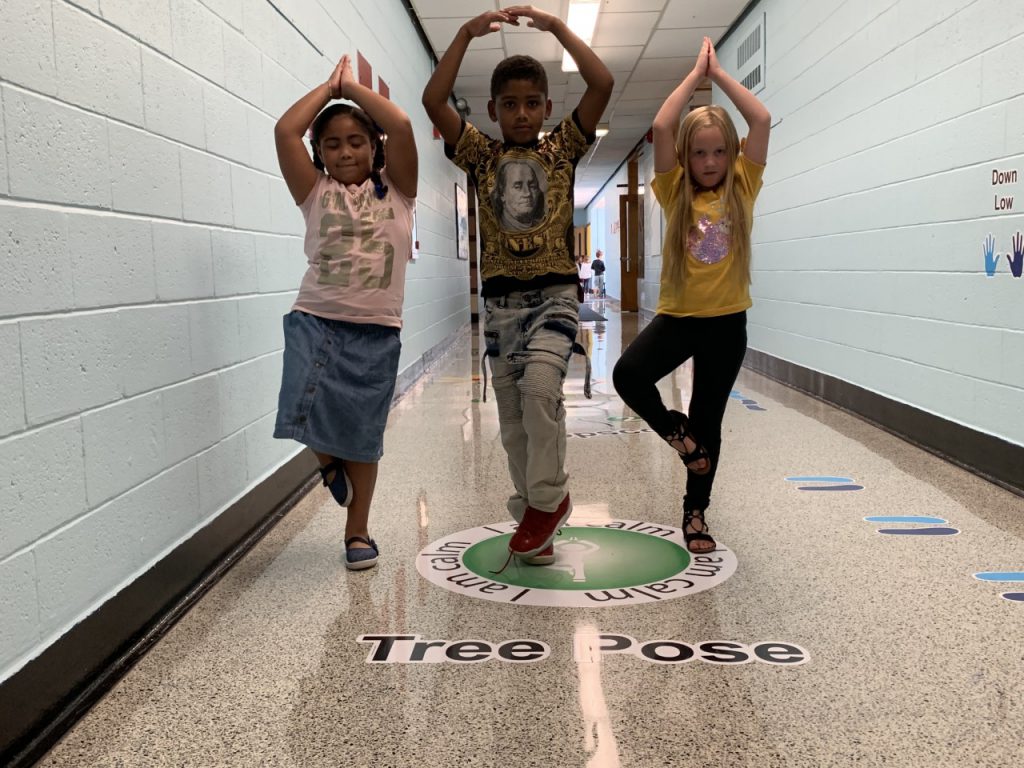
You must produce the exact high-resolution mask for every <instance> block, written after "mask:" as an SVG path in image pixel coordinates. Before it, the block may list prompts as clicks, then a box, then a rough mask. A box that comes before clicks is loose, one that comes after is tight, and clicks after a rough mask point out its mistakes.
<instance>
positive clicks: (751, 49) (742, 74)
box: [736, 13, 767, 93]
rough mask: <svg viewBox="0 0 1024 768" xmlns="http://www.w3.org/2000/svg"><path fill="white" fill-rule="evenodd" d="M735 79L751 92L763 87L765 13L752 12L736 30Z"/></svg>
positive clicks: (764, 70) (764, 71)
mask: <svg viewBox="0 0 1024 768" xmlns="http://www.w3.org/2000/svg"><path fill="white" fill-rule="evenodd" d="M736 39H737V40H739V41H740V44H739V46H737V48H736V79H737V80H739V81H740V82H741V83H743V86H744V87H745V88H746V89H747V90H749V91H750V92H751V93H757V92H759V91H761V90H763V89H764V81H765V75H766V74H767V72H766V67H765V55H764V49H765V42H766V40H765V14H764V13H752V14H750V16H748V17H747V19H746V20H745V21H744V22H743V25H742V26H741V27H740V28H739V29H738V30H737V35H736Z"/></svg>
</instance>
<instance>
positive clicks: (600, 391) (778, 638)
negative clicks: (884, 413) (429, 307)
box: [39, 301, 1024, 768]
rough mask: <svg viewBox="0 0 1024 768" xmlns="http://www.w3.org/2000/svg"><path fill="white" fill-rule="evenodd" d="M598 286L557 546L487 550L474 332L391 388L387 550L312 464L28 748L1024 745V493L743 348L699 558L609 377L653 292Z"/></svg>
mask: <svg viewBox="0 0 1024 768" xmlns="http://www.w3.org/2000/svg"><path fill="white" fill-rule="evenodd" d="M591 306H592V308H593V309H594V310H596V311H597V312H598V313H599V314H600V315H602V316H604V317H605V318H606V320H604V321H596V322H588V323H584V326H583V328H584V330H583V334H582V335H583V341H584V344H585V346H586V347H587V348H588V351H589V353H590V355H591V357H592V361H593V379H594V381H593V399H591V400H588V399H586V398H584V396H583V363H582V360H581V359H580V358H578V357H577V358H574V360H573V361H572V368H571V371H570V376H569V378H568V380H567V382H566V387H565V391H566V408H567V413H568V415H567V430H568V433H569V440H568V461H567V466H568V470H569V472H570V476H571V480H570V488H571V494H572V497H573V501H574V513H573V517H572V519H571V521H570V525H569V526H568V527H567V528H566V529H565V530H564V531H563V534H562V536H561V537H560V539H559V541H558V544H557V545H556V552H557V555H558V557H557V560H556V563H555V564H554V565H552V566H547V567H530V566H525V565H516V564H512V565H510V566H509V567H508V569H507V570H506V571H504V572H502V573H500V574H495V573H493V572H492V571H494V570H497V569H498V568H499V567H500V565H501V560H502V552H503V551H504V541H505V539H507V536H508V534H509V532H510V531H511V528H510V526H509V521H508V515H507V514H506V512H505V510H504V499H505V497H506V496H507V494H508V493H509V487H508V479H507V471H506V468H505V455H504V452H503V449H502V447H501V443H500V440H499V437H498V423H497V414H496V410H495V406H494V402H493V392H489V393H488V398H487V402H486V403H485V402H481V384H482V381H481V378H480V376H479V373H480V368H479V353H480V350H479V346H478V342H477V339H476V338H472V337H471V334H470V333H466V334H464V337H463V338H462V339H461V340H460V341H459V342H458V343H457V344H456V346H455V347H454V349H453V350H452V351H450V352H449V354H448V355H447V356H446V357H444V358H443V359H442V360H440V361H438V362H437V363H436V364H435V365H434V367H433V368H432V369H431V370H430V371H429V372H428V373H427V375H426V376H425V377H423V379H422V380H421V381H420V382H419V383H418V384H417V385H416V386H415V387H413V389H412V390H411V391H409V392H408V393H407V394H406V395H405V396H404V397H403V398H402V399H401V401H400V402H399V403H398V405H397V406H396V407H395V408H394V410H393V411H392V414H391V417H390V420H389V425H388V430H387V433H386V437H385V457H384V459H383V461H382V463H381V470H380V480H379V483H378V488H377V494H376V498H375V501H374V509H373V511H372V514H371V531H372V533H373V535H374V536H375V537H376V539H377V540H378V541H379V542H380V545H381V550H382V557H381V563H380V565H379V566H378V567H376V568H374V569H371V570H369V571H366V572H348V571H346V570H345V568H344V566H343V562H342V554H341V553H342V546H341V536H342V517H341V513H340V512H339V510H338V508H337V507H336V505H335V504H334V502H333V501H332V500H331V498H330V496H329V495H328V493H327V491H326V490H325V489H323V488H321V487H319V486H317V488H316V489H315V490H313V491H312V492H311V493H309V494H308V496H306V497H305V498H304V499H303V501H302V502H301V503H300V504H299V505H298V506H296V507H295V508H294V509H293V510H292V511H291V512H290V513H289V514H288V515H287V516H286V517H285V518H284V519H283V520H282V521H281V522H280V523H279V524H278V525H277V526H276V527H275V528H274V529H273V530H272V531H271V532H270V533H269V534H268V535H267V536H266V537H265V538H264V539H263V540H262V541H261V542H260V543H259V544H258V545H257V546H256V547H255V548H254V549H253V550H252V551H251V552H250V553H249V554H248V555H247V556H246V557H245V558H244V559H243V560H242V561H241V562H240V563H238V564H237V565H236V566H235V567H234V568H233V569H232V570H231V571H230V572H229V573H228V574H227V576H226V577H225V578H224V579H223V580H222V581H220V582H219V583H218V584H217V585H216V586H215V587H214V588H213V589H212V590H211V591H210V592H209V593H208V594H207V595H206V596H205V597H204V598H203V599H202V600H201V601H200V603H199V604H198V605H197V606H196V607H195V608H194V609H193V610H192V611H191V612H189V613H188V614H187V615H186V616H185V617H184V618H183V619H182V620H181V621H180V622H179V623H178V624H177V625H176V626H175V627H174V628H173V629H172V630H171V631H170V632H169V633H168V634H167V635H166V637H164V639H163V640H162V641H161V642H159V643H158V644H157V645H156V646H155V647H154V648H153V649H152V650H151V651H150V652H149V653H148V654H147V655H146V656H145V657H144V658H143V659H142V660H141V661H140V662H139V663H138V664H137V665H136V666H135V668H134V669H132V670H131V671H130V672H129V673H128V674H127V676H126V677H125V678H124V679H123V680H122V681H121V682H120V683H119V684H118V685H117V686H116V687H115V688H114V689H113V690H112V691H111V692H110V693H109V694H108V695H107V696H106V697H105V698H104V699H103V700H102V701H101V702H100V703H99V704H97V705H96V706H95V707H94V708H93V709H92V710H91V711H90V712H89V713H88V714H87V715H86V716H85V717H84V718H83V719H82V720H81V721H80V722H79V724H78V725H77V726H76V727H75V728H74V729H73V730H72V731H71V732H70V733H69V734H68V735H66V736H65V738H64V739H63V740H62V741H61V742H60V743H59V744H58V745H57V746H56V747H55V748H54V749H53V750H51V751H50V753H49V754H48V755H47V756H46V757H45V758H44V759H43V760H42V761H41V762H40V763H39V765H41V766H47V767H48V768H49V767H56V766H90V768H94V767H95V768H99V767H101V766H133V768H134V767H141V766H171V765H173V766H203V768H210V767H212V766H256V765H259V766H301V767H303V768H306V767H307V766H374V767H375V768H383V767H385V766H395V767H401V768H406V767H411V766H416V767H420V766H467V767H469V766H502V767H503V768H505V767H507V768H520V767H525V766H552V767H555V766H557V767H559V768H561V767H563V766H588V767H590V768H614V767H616V766H630V767H636V768H653V767H654V766H673V767H677V766H721V767H723V768H725V767H732V766H757V767H758V768H761V767H764V766H780V767H782V766H785V767H786V768H796V767H803V766H806V767H807V768H820V767H822V766H850V765H858V766H882V765H884V766H939V765H946V764H952V765H957V766H1000V767H1002V766H1010V765H1016V764H1020V762H1021V759H1022V756H1024V745H1022V736H1021V732H1020V722H1021V719H1022V716H1024V703H1022V702H1024V667H1022V663H1021V662H1022V646H1021V637H1022V636H1024V604H1022V602H1021V597H1022V593H1024V584H1021V583H1020V580H1021V579H1024V575H1022V574H1021V571H1022V570H1024V499H1021V498H1020V497H1018V496H1016V495H1013V494H1011V493H1009V492H1007V491H1004V490H1002V489H1000V488H998V487H997V486H995V485H992V484H990V483H988V482H986V481H983V480H981V479H978V478H977V477H975V476H974V475H972V474H969V473H968V472H965V471H963V470H961V469H959V468H957V467H955V466H953V465H951V464H949V463H946V462H944V461H942V460H941V459H939V458H937V457H935V456H933V455H931V454H928V453H925V452H923V451H921V450H919V449H917V448H915V447H913V446H911V445H909V444H907V443H906V442H903V441H901V440H900V439H898V438H896V437H894V436H892V435H890V434H888V433H887V432H884V431H882V430H879V429H876V428H874V427H873V426H871V425H869V424H867V423H865V422H864V421H862V420H860V419H858V418H856V417H853V416H851V415H848V414H846V413H843V412H841V411H839V410H836V409H834V408H832V407H830V406H828V405H825V404H823V403H821V402H819V401H817V400H814V399H811V398H809V397H807V396H804V395H802V394H800V393H798V392H796V391H794V390H792V389H789V388H787V387H784V386H782V385H779V384H777V383H775V382H773V381H771V380H769V379H767V378H764V377H762V376H760V375H758V374H754V373H752V372H750V371H748V370H746V369H744V370H743V371H742V372H741V374H740V377H739V380H738V381H737V383H736V388H735V392H734V393H733V397H732V399H731V400H730V403H729V407H728V409H727V411H726V417H725V424H724V443H723V460H722V465H721V468H720V470H719V473H718V478H717V482H716V486H715V493H714V496H713V502H712V507H711V508H710V510H709V515H708V520H709V524H710V527H711V531H712V533H713V534H714V535H715V537H716V538H717V540H718V542H719V549H718V551H716V552H715V553H714V555H713V556H707V557H697V558H692V559H691V557H690V556H689V555H687V554H686V553H685V550H683V549H682V548H681V547H680V546H679V545H681V543H682V539H681V535H680V532H679V530H678V526H679V525H680V514H681V503H680V499H681V487H682V482H683V479H684V472H683V466H682V464H681V462H679V460H678V459H677V458H676V455H675V454H674V452H673V451H671V450H670V449H668V448H667V447H666V446H665V444H664V443H663V442H662V441H661V440H660V439H658V438H657V437H656V436H655V435H654V434H653V433H651V432H650V431H649V430H647V429H646V427H645V425H644V424H643V422H641V421H639V420H638V419H637V418H636V417H635V416H632V414H631V413H630V412H629V411H628V410H626V409H625V406H624V405H623V404H622V402H621V400H620V399H619V398H618V397H617V396H616V395H615V393H614V390H613V389H612V387H611V369H612V367H613V365H614V363H615V361H616V359H617V358H618V356H619V354H620V353H621V350H622V348H623V347H624V346H625V345H626V344H628V342H629V340H631V339H632V338H633V337H634V336H635V334H636V332H637V330H638V326H639V325H640V324H642V323H643V319H642V318H639V317H638V316H637V315H635V314H627V315H623V314H621V313H620V312H619V309H618V305H617V304H616V303H615V302H612V301H608V302H603V301H595V302H592V305H591ZM688 382H689V368H688V367H685V368H683V369H681V370H680V371H677V372H676V374H674V375H673V376H670V377H668V378H666V379H665V380H663V381H662V382H661V385H660V386H661V389H662V393H663V396H664V397H665V399H666V402H668V401H671V402H672V403H674V404H675V407H678V408H681V409H683V410H685V404H686V402H687V400H688V396H689V393H688V386H689V384H688ZM872 518H874V519H872ZM890 518H892V519H890ZM908 534H909V535H908ZM914 534H917V535H914ZM921 534H925V535H921ZM984 573H992V574H1002V575H1001V576H1000V575H997V576H989V577H987V579H986V578H985V577H981V576H979V574H984ZM1014 579H1016V581H1017V582H1018V583H1016V584H1014V583H1013V580H1014ZM1003 593H1006V594H1005V595H1004V594H1003ZM361 638H362V639H361ZM426 641H443V642H434V643H428V642H426ZM466 641H472V642H466ZM513 641H516V642H513ZM452 643H461V644H458V645H451V644H452ZM709 643H710V644H709ZM368 662H373V663H368Z"/></svg>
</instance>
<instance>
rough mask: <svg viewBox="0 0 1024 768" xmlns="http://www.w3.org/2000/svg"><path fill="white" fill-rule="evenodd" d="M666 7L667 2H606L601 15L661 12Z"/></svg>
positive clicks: (661, 0) (652, 0) (646, 0)
mask: <svg viewBox="0 0 1024 768" xmlns="http://www.w3.org/2000/svg"><path fill="white" fill-rule="evenodd" d="M664 7H665V0H604V2H603V3H602V4H601V13H602V14H605V13H629V12H632V11H637V12H641V13H642V12H645V11H660V10H661V9H662V8H664Z"/></svg>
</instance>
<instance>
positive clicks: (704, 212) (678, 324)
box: [613, 37, 771, 554]
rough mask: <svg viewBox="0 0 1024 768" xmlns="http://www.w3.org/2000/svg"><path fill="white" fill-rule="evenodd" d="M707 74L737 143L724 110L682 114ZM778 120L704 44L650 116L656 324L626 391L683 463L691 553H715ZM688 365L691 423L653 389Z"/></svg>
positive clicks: (625, 363)
mask: <svg viewBox="0 0 1024 768" xmlns="http://www.w3.org/2000/svg"><path fill="white" fill-rule="evenodd" d="M705 77H709V78H710V79H711V81H712V82H713V83H714V84H715V85H717V86H718V87H719V88H721V90H722V91H723V92H724V93H725V94H726V96H728V97H729V99H730V100H731V101H732V103H733V104H734V105H735V106H736V109H738V110H739V112H740V114H741V115H743V118H744V120H746V122H747V128H748V133H747V137H746V139H745V140H744V141H743V142H741V141H740V140H739V138H738V136H737V133H736V128H735V126H734V125H733V122H732V120H731V119H730V118H729V115H728V113H727V112H726V111H725V110H724V109H722V108H721V107H717V106H710V107H699V108H697V109H694V110H693V111H691V112H690V113H689V114H687V115H686V117H685V118H684V119H683V121H682V124H680V117H681V115H682V112H683V110H684V108H685V107H686V105H687V103H688V102H689V101H690V97H692V96H693V93H694V91H695V90H696V89H697V86H698V85H699V84H700V82H701V81H702V80H703V79H704V78H705ZM770 128H771V115H770V114H769V113H768V110H767V109H766V108H765V106H764V105H763V104H762V103H761V102H760V101H759V100H758V99H757V97H756V96H754V94H752V93H751V92H750V91H748V90H747V89H746V88H744V87H743V86H742V85H741V84H740V83H738V82H737V81H736V80H735V79H734V78H732V77H731V76H730V75H729V74H728V73H727V72H726V71H725V70H724V69H722V67H721V65H720V64H719V62H718V57H717V56H716V55H715V49H714V46H712V44H711V40H710V39H709V38H706V37H705V38H704V42H703V44H702V45H701V49H700V54H699V56H698V58H697V64H696V66H694V68H693V71H692V72H690V73H689V74H688V75H687V76H686V77H685V78H684V79H683V81H682V82H681V83H680V84H679V85H678V86H677V87H676V89H675V90H674V91H673V92H672V93H671V94H670V95H669V97H668V98H667V99H666V100H665V103H664V104H662V106H661V109H660V110H659V111H658V114H657V116H656V117H655V118H654V172H655V179H654V183H653V184H652V187H653V189H654V194H655V197H656V198H657V199H658V202H659V203H660V204H661V206H662V208H664V210H665V214H666V217H667V220H668V229H667V230H666V232H665V242H664V245H663V248H662V255H663V266H662V272H661V293H660V296H659V299H658V309H657V313H656V315H655V317H654V319H653V320H652V321H651V322H650V323H649V324H648V325H647V327H646V328H644V330H643V331H642V332H641V333H640V334H639V335H638V336H637V338H636V339H635V340H634V341H633V343H632V344H630V345H629V347H627V349H626V350H625V352H623V354H622V357H621V358H619V362H618V363H617V364H616V366H615V370H614V373H613V381H614V383H615V389H616V391H618V393H619V395H620V396H621V397H622V399H623V400H624V401H625V402H626V404H627V405H628V406H629V407H630V408H632V409H633V410H634V411H636V413H637V414H638V415H639V416H640V417H642V418H643V419H644V420H645V421H646V422H647V423H648V424H649V425H650V426H651V428H652V429H654V431H656V432H657V433H658V434H659V435H661V436H662V438H664V440H665V441H666V442H667V443H668V444H669V445H671V446H672V447H673V448H674V449H675V450H676V451H677V452H678V453H679V455H680V458H682V460H683V463H685V464H686V469H687V473H686V495H685V496H684V498H683V535H684V538H685V541H686V546H687V548H688V549H689V550H690V551H691V552H693V553H695V554H704V553H706V552H710V551H712V550H713V549H714V548H715V540H714V539H713V538H712V537H711V535H710V533H709V532H708V526H707V523H706V522H705V510H706V509H707V507H708V504H709V502H710V499H711V486H712V483H713V482H714V477H715V471H716V470H717V468H718V460H719V455H720V449H721V444H722V418H723V416H724V415H725V406H726V403H728V401H729V393H730V392H731V391H732V387H733V384H734V383H735V381H736V376H737V374H738V373H739V370H740V366H741V365H742V364H743V356H744V354H745V353H746V349H747V315H746V310H747V308H748V307H750V292H749V285H750V230H751V226H752V223H753V209H754V200H755V199H756V197H757V193H758V191H759V190H760V188H761V173H762V171H763V170H764V164H765V159H766V157H767V155H768V134H769V131H770ZM691 357H692V358H693V394H692V396H691V398H690V406H689V417H687V416H686V415H685V414H682V413H680V412H679V411H674V410H669V409H668V408H666V407H665V404H664V403H663V402H662V399H661V395H660V394H659V393H658V389H657V386H656V384H657V382H658V381H659V380H660V379H661V378H663V377H664V376H667V375H668V374H669V373H671V372H672V371H673V370H675V369H676V368H678V367H679V366H680V365H682V364H683V363H684V362H686V361H687V360H688V359H690V358H691Z"/></svg>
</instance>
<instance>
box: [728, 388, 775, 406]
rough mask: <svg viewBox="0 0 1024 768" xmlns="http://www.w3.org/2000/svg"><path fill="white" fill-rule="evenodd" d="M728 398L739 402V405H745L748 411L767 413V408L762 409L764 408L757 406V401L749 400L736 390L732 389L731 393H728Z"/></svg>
mask: <svg viewBox="0 0 1024 768" xmlns="http://www.w3.org/2000/svg"><path fill="white" fill-rule="evenodd" d="M729 397H731V398H732V399H733V400H739V401H740V402H741V403H743V405H745V406H746V407H747V410H748V411H767V410H768V409H767V408H764V407H762V406H760V405H758V404H757V400H752V399H751V398H749V397H747V396H745V395H744V394H743V393H742V392H740V391H739V390H738V389H734V390H733V391H732V392H730V393H729Z"/></svg>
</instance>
